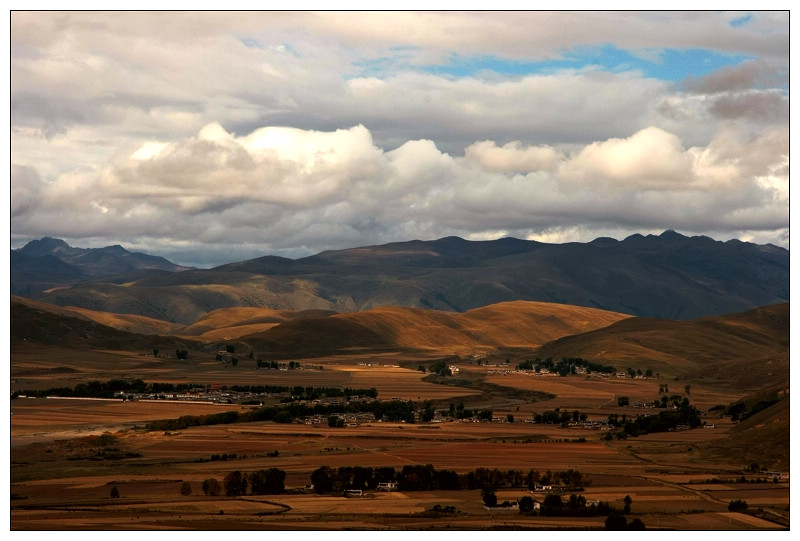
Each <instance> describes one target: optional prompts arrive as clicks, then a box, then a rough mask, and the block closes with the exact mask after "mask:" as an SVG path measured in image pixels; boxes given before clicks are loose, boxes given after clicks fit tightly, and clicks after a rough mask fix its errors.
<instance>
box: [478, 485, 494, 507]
mask: <svg viewBox="0 0 800 541" xmlns="http://www.w3.org/2000/svg"><path fill="white" fill-rule="evenodd" d="M481 498H483V504H484V505H485V506H486V507H496V506H497V495H496V494H495V493H494V489H493V488H485V489H483V490H482V491H481Z"/></svg>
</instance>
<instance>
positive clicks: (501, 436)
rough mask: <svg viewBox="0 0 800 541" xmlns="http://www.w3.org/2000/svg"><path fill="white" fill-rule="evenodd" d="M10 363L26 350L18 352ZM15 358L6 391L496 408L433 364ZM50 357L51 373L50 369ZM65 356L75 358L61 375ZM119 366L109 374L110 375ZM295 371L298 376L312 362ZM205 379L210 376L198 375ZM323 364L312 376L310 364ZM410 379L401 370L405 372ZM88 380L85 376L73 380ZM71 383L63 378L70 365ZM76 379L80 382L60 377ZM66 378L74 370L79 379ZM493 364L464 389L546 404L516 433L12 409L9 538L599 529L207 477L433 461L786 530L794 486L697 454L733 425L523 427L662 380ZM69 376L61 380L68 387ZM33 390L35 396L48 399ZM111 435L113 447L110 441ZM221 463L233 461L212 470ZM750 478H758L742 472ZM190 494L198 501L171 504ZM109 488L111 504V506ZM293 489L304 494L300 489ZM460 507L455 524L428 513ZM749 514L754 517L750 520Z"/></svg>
mask: <svg viewBox="0 0 800 541" xmlns="http://www.w3.org/2000/svg"><path fill="white" fill-rule="evenodd" d="M18 353H19V352H18ZM22 353H23V354H16V355H15V356H14V360H13V373H14V374H15V375H18V377H17V378H16V386H17V387H18V388H25V387H26V385H28V384H31V383H36V384H38V385H41V386H44V385H45V384H48V386H52V385H53V383H52V382H53V381H54V380H53V379H50V380H48V379H46V378H45V377H44V373H46V371H47V370H48V368H51V369H52V367H54V366H56V365H58V367H59V368H61V370H62V371H63V372H59V376H57V378H56V379H58V381H63V382H64V384H66V385H74V384H75V382H76V381H79V380H84V381H85V380H86V378H87V377H88V376H89V371H90V370H96V372H95V373H93V374H92V375H93V376H94V378H93V379H100V380H105V379H110V378H112V377H125V376H130V375H131V374H133V373H136V374H138V377H142V378H144V379H146V380H149V381H174V382H182V381H184V382H185V381H191V382H207V383H212V382H214V383H218V382H222V383H223V384H233V383H239V384H242V383H244V384H251V385H252V384H281V385H310V386H323V385H330V386H349V387H352V388H356V387H358V388H364V387H375V388H376V389H378V391H379V398H383V399H389V398H393V397H397V398H407V399H411V400H414V401H417V400H433V401H434V402H435V403H436V404H438V405H437V408H439V407H442V408H443V407H445V405H446V404H447V403H448V402H453V401H459V400H463V401H464V402H465V403H467V404H468V405H469V407H473V408H478V407H488V406H491V404H490V403H488V402H487V401H491V400H496V397H495V396H494V394H491V395H486V394H482V393H481V391H479V390H477V389H475V388H464V387H458V386H443V385H437V384H434V383H430V382H428V381H423V380H422V378H423V376H424V374H422V373H421V372H418V371H416V370H414V369H413V368H411V367H413V366H415V365H416V363H418V362H419V363H425V362H427V360H430V359H429V358H426V357H424V356H421V357H402V356H397V355H383V356H380V355H379V356H374V355H372V356H357V355H354V356H338V357H329V358H323V359H314V360H309V361H308V364H309V365H313V366H316V367H317V368H316V369H307V370H295V371H277V370H271V371H266V370H261V371H257V370H252V369H243V367H242V366H239V367H221V366H220V365H219V364H218V363H217V364H215V363H214V362H213V360H208V361H205V360H202V359H200V360H196V361H195V364H194V365H187V364H186V363H185V362H183V363H181V362H178V361H177V360H174V359H171V360H167V361H166V362H162V363H156V362H155V359H153V358H152V357H146V356H142V355H139V354H136V353H125V352H116V351H104V352H86V353H85V354H84V355H77V354H75V352H72V354H71V355H72V356H71V357H62V356H60V355H59V354H58V353H59V352H58V351H55V352H54V351H52V350H51V351H50V353H49V354H48V353H47V352H46V351H44V349H37V348H35V347H34V348H32V349H29V350H28V351H26V352H22ZM54 359H58V362H56V361H54ZM70 360H72V361H73V362H69V361H70ZM109 361H111V362H109ZM304 364H305V363H304ZM198 365H202V366H204V369H203V370H202V371H197V372H195V369H196V368H197V366H198ZM319 366H321V367H322V369H321V370H320V369H319V368H318V367H319ZM401 366H409V367H410V368H401ZM81 367H83V368H81ZM65 368H66V369H67V370H64V369H65ZM69 369H72V370H69ZM73 370H74V371H73ZM489 370H490V369H489V368H487V367H485V366H482V367H479V366H477V365H472V364H468V363H466V364H464V365H463V366H462V370H461V373H462V375H463V377H464V378H465V379H469V378H470V377H477V376H485V380H484V381H486V382H488V383H492V384H495V385H500V386H505V387H510V388H517V389H522V390H536V391H543V392H547V393H551V394H552V395H555V398H552V399H548V400H543V401H539V402H532V401H526V400H525V399H516V400H509V401H506V402H505V403H503V404H501V405H499V406H498V407H496V408H495V415H498V414H502V415H505V413H506V412H508V413H511V414H513V415H514V416H515V418H516V422H514V423H507V422H480V423H476V422H441V423H414V424H410V423H398V422H379V421H374V422H362V423H359V424H358V426H344V427H341V428H332V427H329V426H328V425H327V423H325V422H319V423H309V424H298V423H295V424H278V423H273V422H256V423H244V424H232V425H211V426H198V427H192V428H187V429H183V430H178V431H173V432H148V431H145V430H144V429H143V428H142V427H143V426H144V424H145V423H146V422H147V421H149V420H154V419H165V418H177V417H180V416H182V415H201V414H206V413H216V412H220V411H227V410H231V409H239V410H241V409H243V408H244V407H243V406H240V405H236V404H229V405H211V404H191V403H175V402H126V403H122V402H115V401H97V400H64V399H18V400H15V401H12V404H11V412H12V416H11V493H12V501H11V525H12V529H14V530H37V529H45V530H48V529H53V530H84V529H95V530H106V529H125V530H135V529H147V530H179V529H190V530H197V529H226V530H227V529H230V530H235V529H248V530H254V529H272V530H298V529H302V530H308V529H325V530H334V529H414V530H416V529H443V528H455V529H470V530H475V529H490V528H497V529H512V528H516V529H562V528H566V529H602V528H603V526H604V520H605V517H583V518H573V517H570V518H567V517H563V518H559V517H546V516H535V515H533V516H529V515H526V514H524V513H520V512H519V511H518V510H502V511H501V510H488V509H486V508H485V507H484V506H483V503H482V501H481V494H480V491H479V490H466V489H465V490H458V491H444V490H434V491H421V492H402V493H399V492H394V493H378V492H370V491H368V492H366V493H365V495H364V496H362V497H355V498H343V497H341V496H338V495H318V494H313V493H311V494H309V493H296V494H295V493H285V494H279V495H270V496H255V495H249V494H248V495H246V496H241V497H236V498H234V497H230V498H229V497H224V496H207V495H204V494H203V492H202V490H201V484H202V482H203V480H205V479H208V478H215V479H217V480H218V481H220V482H221V481H222V479H223V478H224V477H225V475H226V474H228V473H229V472H231V471H242V472H253V471H258V470H261V469H268V468H279V469H281V470H283V471H285V472H286V480H285V485H286V488H287V490H289V491H291V490H292V489H302V488H303V487H304V486H305V485H306V484H309V483H310V482H311V481H310V475H311V472H313V471H314V470H316V469H317V468H320V467H321V466H330V467H335V468H338V467H345V466H361V467H372V468H378V467H393V468H395V469H396V470H397V471H398V472H399V471H400V470H401V469H402V468H403V466H406V465H425V464H432V465H433V466H434V467H435V468H436V469H439V470H441V469H449V470H453V471H455V472H457V473H462V474H463V473H467V472H470V471H473V470H475V468H477V467H482V468H488V469H494V468H497V469H499V470H502V471H507V470H510V469H515V470H520V471H523V472H527V471H529V470H531V469H535V470H537V471H539V472H542V473H544V472H545V471H548V470H550V471H553V472H556V471H565V470H568V469H573V470H579V471H580V472H581V473H582V474H583V475H584V476H585V477H586V478H587V479H588V480H589V484H588V485H587V486H585V487H584V489H583V491H582V492H580V494H582V495H583V496H584V497H585V498H586V499H587V500H600V501H605V502H608V503H609V504H610V505H612V506H614V507H617V508H620V509H621V508H622V507H623V499H624V498H625V497H626V496H630V497H631V499H632V500H633V504H632V506H631V514H630V515H629V517H628V518H629V519H633V518H639V519H641V520H642V521H643V522H644V523H645V524H646V526H647V528H648V529H656V528H658V529H682V530H692V529H718V530H770V529H784V528H785V527H788V506H789V483H788V481H782V482H780V483H752V482H748V483H741V482H737V478H738V477H740V476H741V471H742V470H741V467H742V464H737V463H725V462H724V461H719V460H716V461H715V460H710V459H708V458H707V457H705V456H704V455H703V454H702V453H701V451H700V449H702V447H703V446H704V445H705V444H708V443H709V442H713V441H715V440H718V439H720V438H724V437H725V436H726V435H727V434H728V433H729V431H730V430H731V429H732V428H733V427H734V426H735V425H733V424H732V423H730V422H727V423H725V422H720V421H721V420H719V419H715V422H716V426H715V428H713V429H702V428H700V429H695V430H689V431H679V432H665V433H656V434H649V435H646V436H641V437H638V438H632V439H628V440H623V441H602V440H601V435H602V431H598V430H587V429H583V428H578V427H568V428H562V427H560V426H558V425H537V424H533V423H529V422H522V421H523V420H525V419H529V418H530V414H533V413H534V412H541V411H545V410H550V409H553V408H555V407H563V408H567V409H569V410H570V411H571V410H572V409H573V408H575V409H579V410H580V411H581V412H584V411H585V412H587V413H588V414H589V416H590V418H591V417H597V418H600V417H603V416H607V415H608V414H609V413H620V414H622V413H627V414H629V415H633V414H634V413H636V412H635V410H634V409H633V408H620V407H619V406H618V405H617V403H616V397H617V396H620V395H622V394H625V395H627V396H630V397H631V401H632V402H633V401H634V400H638V397H639V396H641V397H642V398H647V399H651V398H653V396H655V395H656V394H657V391H658V383H657V382H656V380H646V379H643V380H615V379H611V380H600V379H587V378H585V377H579V376H570V377H567V378H553V377H537V376H522V375H519V374H516V375H514V374H507V375H499V374H490V373H489ZM62 374H63V375H62ZM41 388H43V387H41ZM692 397H693V398H694V397H697V400H698V402H701V403H703V404H716V403H729V402H730V401H732V400H733V399H735V395H734V394H733V393H732V392H727V393H726V392H725V391H724V389H721V388H715V387H713V386H703V385H702V384H694V385H693V386H692ZM104 434H105V436H103V435H104ZM214 454H216V455H222V454H226V455H228V456H230V457H235V458H229V459H227V460H211V456H212V455H214ZM749 477H750V479H753V476H749ZM184 481H188V482H189V483H190V486H191V488H192V491H191V494H190V495H187V496H184V495H181V494H180V492H179V491H180V488H181V485H182V484H183V482H184ZM112 486H116V487H117V488H118V490H119V492H120V497H119V498H111V497H110V491H111V489H112ZM301 492H302V491H301ZM525 495H532V496H534V497H535V498H538V499H539V500H541V499H542V498H543V497H544V495H543V494H529V492H528V490H527V488H525V487H521V488H500V489H498V492H497V497H498V501H504V500H508V501H512V502H513V501H516V500H517V499H518V498H520V497H522V496H525ZM734 499H743V500H746V501H747V502H748V504H749V505H750V510H751V513H749V514H745V513H732V512H729V511H728V503H729V502H730V501H731V500H734ZM435 505H439V506H441V507H445V506H452V507H454V508H455V510H456V511H455V512H454V513H447V514H436V513H432V512H426V510H429V509H431V508H432V507H433V506H435ZM758 508H761V509H763V511H762V512H760V513H758V512H754V511H755V510H757V509H758Z"/></svg>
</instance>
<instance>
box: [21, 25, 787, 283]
mask: <svg viewBox="0 0 800 541" xmlns="http://www.w3.org/2000/svg"><path fill="white" fill-rule="evenodd" d="M10 19H11V25H10V68H11V69H10V72H11V85H10V121H11V130H10V134H11V135H10V142H11V145H10V148H11V151H10V152H11V168H10V174H11V190H10V229H11V231H10V242H11V248H18V247H21V246H23V245H24V244H25V243H26V242H28V241H30V240H33V239H38V238H41V237H44V236H50V237H56V238H61V239H64V240H66V241H67V242H68V243H69V244H70V245H72V246H76V247H81V248H97V247H103V246H108V245H114V244H120V245H122V246H124V247H125V248H127V249H129V250H131V251H141V252H146V253H150V254H155V255H161V256H164V257H166V258H168V259H170V260H171V261H173V262H175V263H179V264H183V265H190V266H198V267H204V268H207V267H212V266H216V265H221V264H223V263H228V262H232V261H242V260H246V259H251V258H255V257H259V256H263V255H268V254H272V255H280V256H284V257H292V258H296V257H302V256H306V255H311V254H315V253H319V252H321V251H324V250H328V249H343V248H350V247H356V246H366V245H374V244H383V243H387V242H394V241H405V240H412V239H422V240H433V239H437V238H441V237H445V236H451V235H455V236H460V237H462V238H465V239H469V240H492V239H497V238H502V237H509V236H511V237H517V238H523V239H531V240H538V241H543V242H557V243H560V242H588V241H591V240H593V239H595V238H597V237H613V238H617V239H620V240H621V239H624V238H625V237H627V236H629V235H631V234H634V233H641V234H648V233H655V234H658V233H660V232H662V231H664V230H666V229H673V230H675V231H678V232H680V233H682V234H685V235H707V236H710V237H712V238H715V239H717V240H729V239H733V238H738V239H741V240H744V241H750V242H755V243H759V244H766V243H772V244H775V245H778V246H783V247H785V248H787V249H788V247H789V14H788V12H785V11H784V12H711V11H693V12H678V11H670V12H657V11H647V12H643V13H640V12H629V11H624V12H613V11H602V12H584V11H569V12H538V11H533V12H474V11H469V12H451V11H448V12H414V11H404V12H358V11H356V12H327V13H317V12H308V11H303V12H256V13H248V12H196V13H191V12H179V13H174V12H148V11H139V12H24V11H14V12H11V15H10Z"/></svg>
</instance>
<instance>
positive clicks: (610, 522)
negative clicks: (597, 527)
mask: <svg viewBox="0 0 800 541" xmlns="http://www.w3.org/2000/svg"><path fill="white" fill-rule="evenodd" d="M627 529H628V519H626V518H625V517H623V516H622V515H609V516H608V518H607V519H606V530H616V531H620V530H627Z"/></svg>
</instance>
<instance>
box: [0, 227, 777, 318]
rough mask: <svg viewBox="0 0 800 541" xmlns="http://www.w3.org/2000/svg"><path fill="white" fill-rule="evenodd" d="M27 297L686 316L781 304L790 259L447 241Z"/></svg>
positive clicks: (651, 247) (169, 304) (157, 273)
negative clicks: (519, 307) (544, 306)
mask: <svg viewBox="0 0 800 541" xmlns="http://www.w3.org/2000/svg"><path fill="white" fill-rule="evenodd" d="M36 253H38V252H36ZM52 254H53V252H52V251H51V252H49V253H48V254H46V255H43V256H37V257H55V256H54V255H52ZM48 261H49V262H50V263H52V264H53V272H54V273H56V272H58V273H61V275H65V276H69V275H70V272H73V270H72V269H73V267H67V266H64V265H66V264H70V265H72V264H73V263H70V262H69V261H61V260H59V261H61V263H62V264H64V265H59V264H58V263H55V262H54V261H52V260H48ZM16 265H17V263H15V261H13V260H12V291H13V290H17V289H20V286H19V283H18V282H16V281H15V280H14V277H15V276H19V273H18V272H17V271H19V272H21V271H22V269H17V270H15V267H16ZM56 267H58V268H56ZM25 268H28V267H25ZM42 268H43V267H42ZM40 281H42V282H45V281H46V280H44V278H41V280H40ZM28 283H29V284H30V280H29V281H28ZM25 296H27V297H29V298H33V299H36V300H40V301H43V302H47V303H51V304H57V305H61V306H79V307H82V308H88V309H92V310H100V311H106V312H116V313H129V314H137V315H142V316H147V317H152V318H157V319H163V320H167V321H170V322H175V323H181V324H184V325H189V324H192V323H194V322H195V321H197V320H198V319H200V318H201V317H203V316H204V315H206V314H208V313H210V312H213V311H214V310H216V309H219V308H233V307H257V308H265V309H271V310H291V311H300V310H329V311H335V312H358V311H365V310H369V309H372V308H376V307H379V306H404V307H411V308H425V309H435V310H447V311H455V312H466V311H468V310H470V309H474V308H478V307H481V306H487V305H491V304H496V303H499V302H507V301H515V300H529V301H540V302H551V303H558V304H570V305H576V306H584V307H594V308H600V309H603V310H610V311H613V312H620V313H626V314H632V315H636V316H647V317H658V318H668V319H678V320H686V319H693V318H697V317H702V316H707V315H723V314H728V313H734V312H739V311H744V310H748V309H751V308H755V307H757V306H764V305H768V304H776V303H780V302H786V301H788V299H789V252H788V251H787V250H785V249H783V248H779V247H776V246H772V245H763V246H761V245H756V244H751V243H746V242H740V241H738V240H731V241H727V242H720V241H715V240H713V239H710V238H708V237H685V236H683V235H680V234H678V233H676V232H674V231H666V232H664V233H663V234H661V235H658V236H655V235H648V236H646V237H645V236H642V235H633V236H631V237H628V238H627V239H625V240H622V241H617V240H614V239H608V238H600V239H596V240H594V241H592V242H589V243H566V244H545V243H540V242H535V241H526V240H520V239H513V238H504V239H499V240H495V241H480V242H475V241H467V240H463V239H460V238H457V237H447V238H443V239H439V240H435V241H409V242H399V243H391V244H386V245H381V246H367V247H361V248H353V249H349V250H335V251H326V252H322V253H320V254H317V255H314V256H310V257H306V258H302V259H296V260H292V259H285V258H280V257H276V256H266V257H261V258H257V259H253V260H249V261H244V262H239V263H231V264H228V265H223V266H220V267H217V268H214V269H207V270H200V269H195V270H184V271H183V272H167V271H164V270H155V269H153V270H142V269H139V270H137V271H136V272H135V273H133V274H122V275H116V276H114V277H113V279H112V278H108V279H102V278H99V277H94V278H92V281H91V282H87V281H83V282H80V283H74V281H73V283H72V285H70V286H68V287H67V286H64V287H59V288H55V289H48V290H47V291H31V292H29V293H26V294H25Z"/></svg>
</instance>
